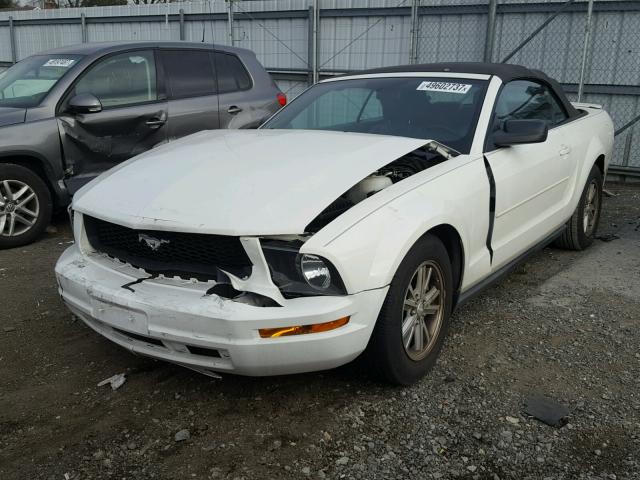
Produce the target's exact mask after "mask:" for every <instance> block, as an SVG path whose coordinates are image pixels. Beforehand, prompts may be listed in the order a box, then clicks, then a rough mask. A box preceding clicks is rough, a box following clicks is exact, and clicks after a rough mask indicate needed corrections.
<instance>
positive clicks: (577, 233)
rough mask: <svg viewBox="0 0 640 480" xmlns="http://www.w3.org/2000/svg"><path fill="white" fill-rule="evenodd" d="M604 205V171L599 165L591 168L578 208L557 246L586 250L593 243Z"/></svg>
mask: <svg viewBox="0 0 640 480" xmlns="http://www.w3.org/2000/svg"><path fill="white" fill-rule="evenodd" d="M601 207H602V173H601V172H600V169H599V168H598V166H597V165H594V166H593V167H592V168H591V172H590V173H589V178H587V183H586V184H585V186H584V189H583V191H582V195H581V196H580V201H579V202H578V206H577V207H576V210H575V211H574V212H573V215H571V218H570V219H569V221H568V222H567V228H566V229H565V231H564V232H563V233H562V235H561V236H560V237H559V238H558V239H557V240H556V242H555V244H556V246H558V247H560V248H566V249H569V250H584V249H585V248H587V247H588V246H589V245H591V244H592V243H593V239H594V238H595V236H596V231H597V229H598V223H599V222H600V209H601Z"/></svg>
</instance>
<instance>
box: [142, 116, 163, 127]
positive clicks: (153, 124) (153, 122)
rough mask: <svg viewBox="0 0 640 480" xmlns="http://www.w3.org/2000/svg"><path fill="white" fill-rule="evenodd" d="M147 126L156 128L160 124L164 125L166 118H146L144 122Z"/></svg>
mask: <svg viewBox="0 0 640 480" xmlns="http://www.w3.org/2000/svg"><path fill="white" fill-rule="evenodd" d="M144 123H145V124H146V125H147V126H148V127H151V128H157V127H161V126H162V125H164V124H165V123H166V120H162V119H160V118H154V119H151V120H147V121H146V122H144Z"/></svg>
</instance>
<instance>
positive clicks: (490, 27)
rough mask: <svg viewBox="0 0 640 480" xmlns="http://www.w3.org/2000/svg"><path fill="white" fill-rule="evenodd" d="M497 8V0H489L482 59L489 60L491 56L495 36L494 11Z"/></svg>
mask: <svg viewBox="0 0 640 480" xmlns="http://www.w3.org/2000/svg"><path fill="white" fill-rule="evenodd" d="M497 10H498V0H489V11H488V12H487V33H486V36H485V39H484V61H485V62H490V61H491V59H492V58H493V44H494V42H495V37H496V12H497Z"/></svg>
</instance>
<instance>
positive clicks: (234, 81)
mask: <svg viewBox="0 0 640 480" xmlns="http://www.w3.org/2000/svg"><path fill="white" fill-rule="evenodd" d="M215 64H216V69H217V71H218V90H219V91H220V93H229V92H236V91H238V90H249V89H250V88H251V77H250V76H249V73H248V72H247V69H246V68H245V67H244V65H243V64H242V62H241V61H240V59H239V58H238V57H236V56H235V55H233V54H231V53H220V52H216V53H215Z"/></svg>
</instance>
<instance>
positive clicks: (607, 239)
mask: <svg viewBox="0 0 640 480" xmlns="http://www.w3.org/2000/svg"><path fill="white" fill-rule="evenodd" d="M596 238H597V239H598V240H602V241H603V242H610V241H612V240H618V239H619V238H620V237H619V236H618V235H616V234H615V233H605V234H604V235H598V236H597V237H596Z"/></svg>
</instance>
